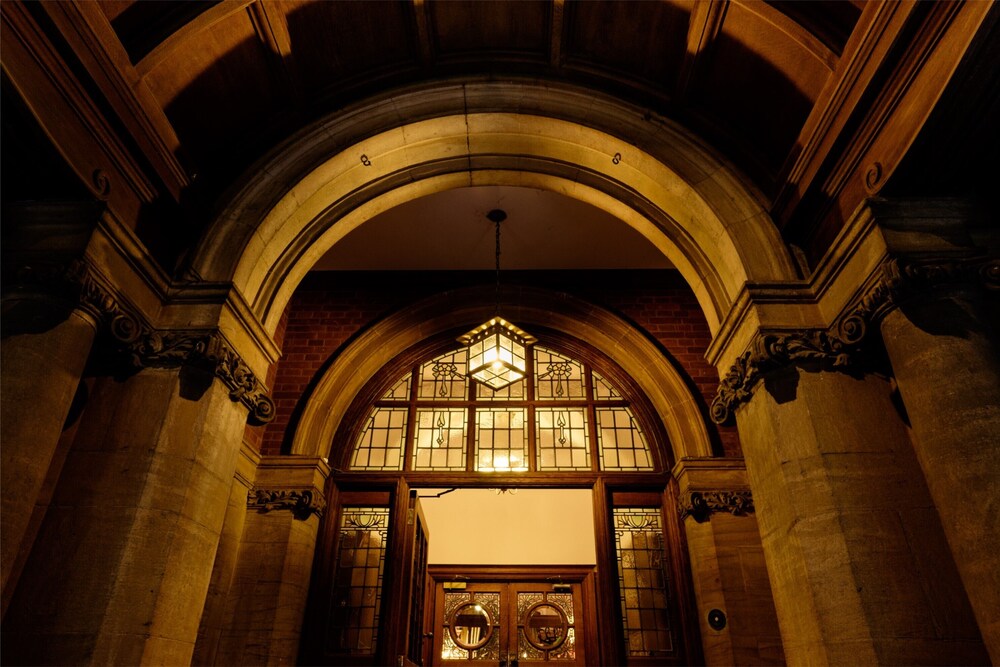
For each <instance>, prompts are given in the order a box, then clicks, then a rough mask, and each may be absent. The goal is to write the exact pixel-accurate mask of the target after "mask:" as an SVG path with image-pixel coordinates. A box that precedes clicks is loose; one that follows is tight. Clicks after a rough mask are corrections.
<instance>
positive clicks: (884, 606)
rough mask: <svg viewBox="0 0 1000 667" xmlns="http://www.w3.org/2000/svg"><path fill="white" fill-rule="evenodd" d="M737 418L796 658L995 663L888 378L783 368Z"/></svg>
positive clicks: (784, 627) (778, 602) (788, 651)
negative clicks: (978, 628) (946, 541)
mask: <svg viewBox="0 0 1000 667" xmlns="http://www.w3.org/2000/svg"><path fill="white" fill-rule="evenodd" d="M738 421H739V429H740V440H741V442H742V444H743V448H744V453H745V456H746V465H747V472H748V473H749V477H750V482H751V488H752V489H753V495H754V502H755V505H756V508H757V515H756V516H757V520H758V522H759V524H760V529H761V537H762V542H763V547H764V554H765V558H766V561H767V566H768V572H769V574H770V578H771V584H772V589H773V592H774V601H775V607H776V610H777V614H778V622H779V625H780V627H781V636H782V642H783V645H784V651H785V656H786V657H787V659H788V661H789V663H791V664H816V665H820V664H843V665H847V664H850V665H861V664H883V663H885V664H935V665H943V664H982V663H985V662H987V660H988V658H987V655H986V653H985V649H984V647H983V644H982V642H981V640H980V638H979V636H978V632H976V628H975V625H974V621H973V619H972V614H971V610H970V608H969V605H968V600H967V599H966V597H965V595H964V594H963V592H962V590H961V586H960V582H959V579H958V575H957V572H956V570H955V566H954V562H953V561H952V559H951V555H950V553H949V552H948V549H947V547H946V545H945V544H944V543H943V542H944V541H943V534H942V531H941V525H940V521H939V519H938V516H937V512H936V511H935V508H934V504H933V502H932V501H931V499H930V496H929V494H928V491H927V488H926V485H925V483H924V480H923V475H922V474H921V472H920V469H919V466H918V464H917V462H916V460H915V457H914V456H913V450H912V447H911V445H910V442H909V437H908V434H907V431H906V428H905V425H904V424H903V422H902V420H901V418H900V417H899V415H898V414H897V412H896V409H895V407H894V406H893V404H892V401H891V400H890V391H889V386H888V383H886V382H884V381H882V380H879V379H877V378H873V377H869V378H867V379H864V380H860V379H855V378H852V377H850V376H847V375H845V374H841V373H812V372H806V371H803V370H801V369H798V368H787V369H785V370H784V371H781V372H780V373H778V374H776V376H774V377H771V378H769V379H768V380H767V381H766V382H765V384H764V386H759V387H757V389H756V391H755V393H754V395H753V398H752V399H751V400H750V402H749V404H748V405H746V407H745V408H743V409H741V410H740V411H739V412H738Z"/></svg>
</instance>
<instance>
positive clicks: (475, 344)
mask: <svg viewBox="0 0 1000 667" xmlns="http://www.w3.org/2000/svg"><path fill="white" fill-rule="evenodd" d="M458 341H459V342H460V343H462V344H463V345H465V346H467V347H468V348H469V376H470V377H472V379H474V380H476V381H478V382H480V383H482V384H484V385H486V386H487V387H490V388H491V389H500V388H501V387H506V386H507V385H509V384H510V383H512V382H517V381H518V380H520V379H521V378H523V377H524V375H525V373H526V372H527V361H526V358H525V347H526V346H528V345H531V344H532V343H534V342H535V338H534V337H533V336H531V335H530V334H528V333H525V332H524V331H521V330H520V329H518V328H517V327H516V326H514V325H513V324H511V323H510V322H508V321H507V320H505V319H503V318H502V317H494V318H492V319H490V320H489V321H487V322H485V323H483V324H481V325H480V326H478V327H476V328H475V329H473V330H472V331H470V332H469V333H467V334H464V335H462V336H459V338H458Z"/></svg>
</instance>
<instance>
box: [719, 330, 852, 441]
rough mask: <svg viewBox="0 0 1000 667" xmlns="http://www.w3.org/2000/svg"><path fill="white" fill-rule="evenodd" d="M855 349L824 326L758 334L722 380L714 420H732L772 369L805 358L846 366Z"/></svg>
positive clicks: (720, 421)
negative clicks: (737, 409) (821, 327)
mask: <svg viewBox="0 0 1000 667" xmlns="http://www.w3.org/2000/svg"><path fill="white" fill-rule="evenodd" d="M851 351H852V345H851V344H850V343H848V342H847V341H845V340H843V339H842V338H840V337H839V336H837V335H835V334H832V333H830V332H828V331H824V330H822V329H806V330H802V331H791V332H782V333H769V334H757V335H756V336H755V337H754V339H753V341H752V342H751V344H750V349H749V350H747V351H746V352H744V353H743V354H741V355H740V356H739V357H737V359H736V362H735V363H734V364H733V365H732V366H731V367H730V369H729V372H728V373H726V375H725V377H723V378H722V381H721V382H720V383H719V389H718V391H717V392H716V394H715V399H714V400H713V401H712V406H711V415H712V420H713V421H714V422H715V423H716V424H724V423H726V422H728V421H729V420H730V418H731V417H732V414H733V410H734V409H735V408H736V406H738V405H740V404H741V403H744V402H746V401H748V400H750V397H751V396H752V395H753V390H754V388H755V387H756V385H757V383H758V382H759V381H760V380H762V379H763V377H764V375H765V374H766V373H767V372H768V371H772V370H775V369H778V368H782V367H784V366H788V365H791V364H795V363H802V362H805V361H819V362H824V363H827V364H829V365H831V366H834V367H839V366H846V365H847V364H848V361H849V355H850V352H851Z"/></svg>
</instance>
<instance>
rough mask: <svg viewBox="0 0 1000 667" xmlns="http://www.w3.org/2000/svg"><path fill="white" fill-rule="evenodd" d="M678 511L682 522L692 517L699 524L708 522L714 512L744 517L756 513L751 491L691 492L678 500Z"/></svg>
mask: <svg viewBox="0 0 1000 667" xmlns="http://www.w3.org/2000/svg"><path fill="white" fill-rule="evenodd" d="M677 510H678V513H679V514H680V517H681V520H682V521H683V520H684V519H685V518H687V517H689V516H690V517H692V518H693V519H694V520H695V521H697V522H698V523H703V522H705V521H707V520H708V518H709V515H711V514H712V513H713V512H726V513H729V514H732V515H734V516H743V515H746V514H752V513H753V512H754V506H753V496H752V495H751V494H750V491H749V490H739V491H689V492H687V493H685V494H683V495H682V496H681V497H680V498H679V499H678V501H677Z"/></svg>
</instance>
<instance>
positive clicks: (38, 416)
mask: <svg viewBox="0 0 1000 667" xmlns="http://www.w3.org/2000/svg"><path fill="white" fill-rule="evenodd" d="M95 327H96V323H95V321H94V319H93V318H92V317H91V316H90V315H88V314H87V313H85V312H83V311H73V312H72V313H71V314H70V316H69V317H68V318H67V319H66V320H65V321H63V322H61V323H60V324H57V325H55V326H54V327H53V328H52V329H49V330H48V331H45V332H43V333H22V334H17V335H10V336H6V337H4V338H3V343H2V348H0V422H2V424H3V446H2V447H0V456H2V462H0V471H2V481H0V497H2V506H0V513H2V515H3V531H2V533H0V544H2V548H0V572H2V577H3V600H4V605H5V606H6V604H7V602H8V601H9V599H10V594H11V593H12V592H13V588H14V586H15V585H16V583H17V582H16V580H11V581H8V579H9V577H10V575H11V566H12V564H13V563H14V561H15V560H16V559H17V555H18V552H19V551H20V550H21V548H22V540H23V539H24V536H25V531H26V530H27V528H28V523H29V520H30V518H31V512H32V509H33V507H34V505H35V501H36V500H37V499H38V493H39V491H40V490H41V488H42V484H43V482H44V481H45V476H46V475H47V474H48V471H49V465H50V464H51V462H52V457H53V455H54V454H55V451H56V445H57V444H58V442H59V435H60V433H62V430H63V426H64V424H65V422H66V417H67V415H68V414H69V411H70V405H71V404H72V402H73V397H74V395H75V394H76V391H77V388H78V387H79V385H80V378H81V376H82V375H83V369H84V366H85V365H86V363H87V356H88V355H89V354H90V347H91V345H92V344H93V341H94V334H95V330H96V329H95Z"/></svg>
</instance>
